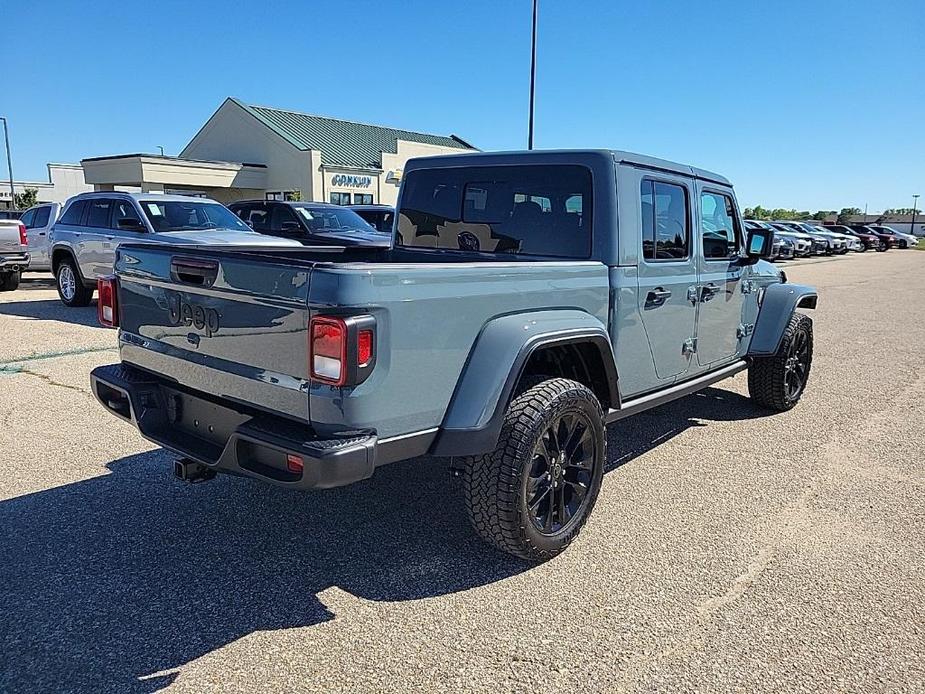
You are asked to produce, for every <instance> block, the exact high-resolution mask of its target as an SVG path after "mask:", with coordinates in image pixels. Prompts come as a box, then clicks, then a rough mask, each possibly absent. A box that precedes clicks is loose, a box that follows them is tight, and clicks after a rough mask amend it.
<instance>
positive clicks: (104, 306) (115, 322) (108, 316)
mask: <svg viewBox="0 0 925 694" xmlns="http://www.w3.org/2000/svg"><path fill="white" fill-rule="evenodd" d="M96 291H97V294H98V295H99V300H98V301H97V306H96V311H97V317H98V318H99V321H100V325H102V326H105V327H107V328H116V327H118V326H119V307H118V299H117V294H116V278H115V276H114V275H106V276H104V277H100V278H99V279H98V280H97V281H96Z"/></svg>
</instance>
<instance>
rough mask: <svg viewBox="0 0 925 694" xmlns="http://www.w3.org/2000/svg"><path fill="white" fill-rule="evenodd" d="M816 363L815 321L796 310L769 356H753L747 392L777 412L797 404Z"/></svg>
mask: <svg viewBox="0 0 925 694" xmlns="http://www.w3.org/2000/svg"><path fill="white" fill-rule="evenodd" d="M812 364H813V321H812V319H811V318H810V317H809V316H806V315H803V314H802V313H794V314H793V315H792V316H791V317H790V322H789V323H787V327H786V329H785V330H784V334H783V336H782V337H781V341H780V346H778V348H777V352H776V353H775V354H773V355H772V356H770V357H753V359H752V363H751V365H750V366H749V367H748V394H749V395H750V396H751V398H752V400H754V401H755V402H757V403H758V404H760V405H763V406H764V407H767V408H769V409H771V410H776V411H777V412H786V411H787V410H789V409H791V408H792V407H793V406H794V405H796V404H797V403H798V402H799V401H800V398H801V397H802V395H803V391H804V390H805V389H806V383H807V381H808V380H809V372H810V367H812Z"/></svg>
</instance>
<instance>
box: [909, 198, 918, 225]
mask: <svg viewBox="0 0 925 694" xmlns="http://www.w3.org/2000/svg"><path fill="white" fill-rule="evenodd" d="M918 201H919V196H918V195H913V196H912V226H911V227H909V233H910V234H915V206H916V204H917V203H918Z"/></svg>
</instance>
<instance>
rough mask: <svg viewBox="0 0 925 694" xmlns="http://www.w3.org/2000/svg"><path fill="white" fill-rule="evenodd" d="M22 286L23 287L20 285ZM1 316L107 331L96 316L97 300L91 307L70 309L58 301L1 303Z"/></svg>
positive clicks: (42, 300)
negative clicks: (50, 321)
mask: <svg viewBox="0 0 925 694" xmlns="http://www.w3.org/2000/svg"><path fill="white" fill-rule="evenodd" d="M20 286H21V285H20ZM0 315H7V316H19V317H21V318H32V319H33V320H56V321H61V322H62V323H76V324H77V325H86V326H88V327H91V328H99V329H100V330H105V329H106V328H103V326H101V325H100V323H99V319H98V318H97V316H96V300H95V299H94V300H93V302H92V303H91V304H90V305H89V306H84V307H81V308H69V307H67V306H65V305H64V304H62V303H61V302H60V301H58V300H57V299H41V300H39V301H7V302H0Z"/></svg>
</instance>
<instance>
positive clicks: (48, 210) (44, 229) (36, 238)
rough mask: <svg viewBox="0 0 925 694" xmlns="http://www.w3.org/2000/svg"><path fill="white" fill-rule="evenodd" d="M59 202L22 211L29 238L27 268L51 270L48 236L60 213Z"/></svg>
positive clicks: (31, 269) (60, 206) (22, 219)
mask: <svg viewBox="0 0 925 694" xmlns="http://www.w3.org/2000/svg"><path fill="white" fill-rule="evenodd" d="M61 208H62V205H61V203H58V202H48V203H43V204H41V205H36V206H35V207H30V208H29V209H28V210H26V211H25V212H23V215H22V218H21V221H22V223H23V224H24V225H25V226H26V236H27V237H28V239H29V270H30V271H42V270H51V258H50V257H49V254H48V237H49V234H50V233H51V228H52V227H53V226H54V225H55V222H57V221H58V217H59V215H60V214H61Z"/></svg>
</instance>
